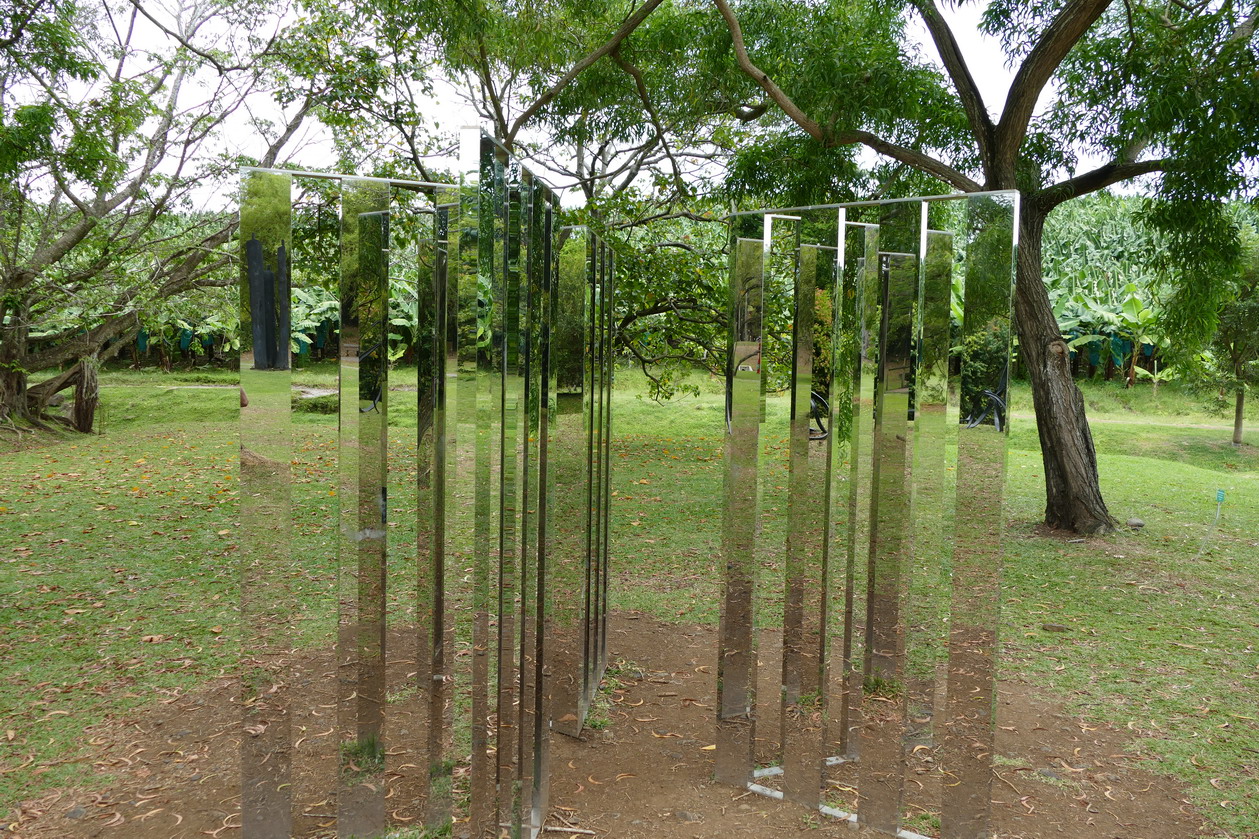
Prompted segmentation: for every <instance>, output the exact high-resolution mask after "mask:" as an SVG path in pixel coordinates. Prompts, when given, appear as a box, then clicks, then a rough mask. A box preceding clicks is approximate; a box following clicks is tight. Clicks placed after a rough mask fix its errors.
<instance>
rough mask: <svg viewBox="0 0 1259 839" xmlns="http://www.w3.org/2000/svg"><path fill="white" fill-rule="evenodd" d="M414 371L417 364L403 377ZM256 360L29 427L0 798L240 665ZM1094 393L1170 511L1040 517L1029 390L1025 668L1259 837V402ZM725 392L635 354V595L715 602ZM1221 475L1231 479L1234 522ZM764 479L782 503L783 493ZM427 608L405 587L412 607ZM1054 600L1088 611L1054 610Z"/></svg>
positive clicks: (1019, 411)
mask: <svg viewBox="0 0 1259 839" xmlns="http://www.w3.org/2000/svg"><path fill="white" fill-rule="evenodd" d="M413 375H414V374H413V372H412V373H411V374H410V376H411V378H412V379H413ZM294 380H295V382H296V383H298V384H301V385H304V386H308V387H312V388H318V387H329V386H332V385H333V384H334V383H335V373H334V372H333V371H332V370H330V368H329V367H328V366H327V365H317V366H315V367H314V368H311V369H307V370H302V371H297V372H296V373H295V375H294ZM409 381H410V380H409V379H408V375H407V372H406V371H399V375H398V376H397V377H395V379H394V384H395V386H403V387H405V386H407V385H408V382H409ZM234 383H235V378H234V377H232V376H231V375H230V374H225V373H221V372H216V371H193V372H192V373H177V374H169V375H168V374H160V373H154V372H151V371H139V372H130V371H128V372H113V371H109V372H106V373H105V374H104V375H103V377H102V384H103V389H102V393H103V398H104V405H103V415H102V420H103V427H104V431H105V434H104V435H103V436H98V437H73V438H70V437H67V438H65V439H62V440H48V439H44V440H42V441H41V442H40V443H39V444H38V445H35V446H29V445H28V447H27V448H24V449H22V450H17V451H14V450H13V449H12V446H11V439H12V438H11V437H8V436H6V437H5V438H4V442H3V445H4V446H5V448H3V449H2V450H0V451H3V452H4V454H3V457H2V459H0V535H2V536H3V538H2V539H0V655H3V657H4V661H5V665H6V666H5V672H6V677H7V678H6V679H4V680H2V681H0V717H2V718H3V723H2V724H0V813H5V812H7V811H8V810H9V808H10V807H11V806H12V805H13V804H14V803H15V802H17V801H19V800H21V799H23V798H26V797H30V796H32V795H34V794H35V793H37V792H38V791H39V790H41V789H46V788H49V787H55V786H61V785H65V784H69V783H72V782H74V781H76V780H77V779H80V778H82V777H83V776H84V775H85V772H84V767H83V766H82V765H81V764H80V763H77V762H76V760H80V759H82V758H83V757H84V756H86V755H88V754H89V753H90V752H89V751H88V750H85V745H90V744H84V743H83V742H82V738H81V736H80V735H81V732H82V730H83V728H84V727H85V726H86V725H88V724H90V723H91V722H94V721H96V720H100V719H102V718H104V717H105V716H107V715H109V714H117V713H119V712H120V711H121V710H123V709H126V708H130V707H136V706H139V705H142V704H145V703H150V702H152V701H153V700H154V699H161V698H162V697H163V696H165V695H169V693H170V692H171V691H177V690H182V689H187V688H188V687H190V686H193V685H195V684H197V683H199V682H201V681H204V680H205V679H207V678H209V677H211V676H213V675H216V674H218V673H220V672H223V671H224V670H227V669H230V668H232V667H233V666H234V665H235V662H236V656H237V650H238V648H239V640H240V639H239V637H238V635H237V634H236V632H237V630H236V626H235V623H236V618H235V616H236V603H237V598H238V594H239V583H238V570H237V563H236V558H235V553H234V546H235V542H234V539H233V535H234V533H235V532H236V531H237V529H238V514H237V509H238V502H237V497H236V492H235V481H236V478H237V460H236V457H237V451H238V448H237V426H236V422H235V414H236V405H237V394H236V391H235V389H234V388H233V387H232V385H234ZM1086 398H1087V399H1088V401H1089V404H1090V409H1091V413H1090V416H1091V418H1092V419H1094V420H1095V423H1094V426H1093V428H1094V437H1095V440H1096V442H1097V447H1098V452H1099V460H1100V465H1101V472H1102V486H1103V490H1104V493H1105V496H1106V498H1107V501H1108V503H1109V504H1110V507H1111V511H1112V512H1113V513H1114V514H1115V516H1116V517H1117V518H1119V519H1120V520H1121V521H1123V520H1126V519H1128V518H1129V517H1133V516H1137V517H1140V518H1142V519H1143V520H1144V521H1145V523H1146V526H1145V527H1144V529H1142V530H1140V531H1139V532H1131V531H1128V530H1126V529H1125V530H1123V531H1122V532H1121V533H1118V534H1116V535H1113V536H1108V537H1103V538H1094V539H1088V540H1083V541H1080V540H1071V539H1068V538H1063V537H1060V536H1053V535H1042V534H1041V533H1040V531H1039V530H1038V529H1037V527H1036V523H1037V521H1038V519H1039V515H1040V511H1041V508H1042V506H1043V483H1042V479H1041V474H1040V473H1041V463H1040V455H1039V451H1038V442H1037V436H1036V433H1035V429H1034V426H1033V424H1032V421H1031V420H1030V418H1028V416H1030V410H1031V407H1030V401H1029V397H1028V394H1027V392H1026V390H1025V389H1016V392H1015V395H1014V405H1013V408H1014V412H1015V423H1014V427H1013V430H1012V433H1011V436H1010V446H1011V452H1010V457H1009V470H1008V472H1009V481H1008V492H1007V500H1008V504H1009V511H1010V528H1009V530H1010V536H1011V538H1010V540H1009V543H1008V551H1007V562H1006V566H1005V583H1004V592H1003V595H1004V610H1003V626H1002V633H1003V638H1004V641H1005V650H1004V654H1003V658H1002V665H1001V666H1002V668H1003V673H1004V674H1005V675H1009V676H1014V675H1020V676H1023V677H1026V678H1028V679H1029V680H1032V681H1034V682H1035V683H1037V684H1040V685H1043V686H1044V687H1045V688H1047V689H1048V690H1050V691H1051V692H1052V693H1054V694H1056V695H1058V696H1061V697H1063V698H1064V699H1066V700H1068V701H1069V702H1070V703H1071V704H1072V705H1073V706H1074V707H1075V708H1076V709H1077V710H1079V712H1080V713H1082V714H1083V715H1085V716H1086V717H1088V718H1092V719H1096V720H1105V721H1112V722H1117V723H1119V724H1120V725H1122V726H1124V727H1127V728H1129V729H1131V730H1132V731H1133V732H1134V735H1135V736H1136V740H1135V743H1136V745H1135V748H1137V749H1139V750H1140V751H1141V752H1142V753H1144V754H1146V755H1148V756H1151V757H1155V758H1158V759H1159V760H1160V761H1161V763H1160V768H1161V769H1162V770H1163V771H1165V772H1168V773H1170V774H1172V775H1175V776H1176V777H1178V778H1180V779H1182V780H1183V781H1184V783H1185V784H1186V785H1187V786H1188V787H1189V788H1190V790H1191V793H1192V795H1193V797H1194V800H1195V801H1196V802H1197V803H1198V805H1199V806H1200V807H1201V808H1202V811H1203V813H1204V814H1205V815H1206V816H1207V818H1209V819H1211V820H1213V821H1214V823H1215V824H1216V825H1218V827H1219V828H1220V829H1221V830H1222V831H1226V832H1227V833H1228V835H1230V836H1232V837H1234V839H1238V837H1244V836H1250V837H1256V836H1259V616H1257V614H1256V611H1255V609H1254V603H1255V595H1254V591H1255V587H1256V583H1257V582H1259V445H1256V443H1259V411H1255V410H1253V408H1254V406H1252V411H1251V414H1252V416H1251V418H1250V419H1249V422H1250V423H1251V426H1250V427H1251V430H1249V431H1248V432H1247V440H1248V441H1249V444H1248V445H1244V446H1242V447H1241V448H1234V447H1233V446H1231V445H1229V442H1228V441H1229V438H1230V434H1231V429H1230V428H1226V427H1224V426H1225V421H1224V420H1222V419H1220V418H1218V417H1213V416H1210V415H1208V414H1204V413H1202V412H1201V411H1199V410H1198V409H1197V408H1196V405H1195V403H1194V402H1193V400H1191V399H1189V398H1187V397H1185V396H1184V395H1183V394H1180V393H1178V392H1177V391H1175V390H1174V389H1172V388H1168V387H1164V388H1163V389H1162V391H1161V393H1160V396H1159V399H1158V400H1157V401H1156V400H1154V399H1153V397H1152V395H1151V394H1150V393H1149V388H1148V386H1146V387H1144V388H1138V389H1137V390H1136V391H1135V393H1134V392H1124V391H1122V390H1121V389H1118V388H1110V387H1100V386H1099V387H1093V386H1090V387H1088V388H1086ZM405 402H406V400H405V399H404V398H401V397H396V398H395V400H394V408H395V409H396V416H395V423H394V425H395V427H394V428H393V429H392V431H391V437H392V439H393V440H394V442H395V445H397V446H398V447H400V448H401V447H402V444H403V442H404V441H405V439H406V435H407V433H408V430H409V429H408V426H410V427H413V426H414V424H415V421H414V408H412V409H411V411H410V413H409V414H408V413H407V411H406V407H405ZM723 416H724V402H723V398H722V396H721V393H720V385H719V383H717V382H704V386H703V387H702V388H701V394H700V395H699V396H696V397H685V398H679V399H677V400H674V401H673V402H672V403H670V404H668V405H666V406H663V407H662V406H658V405H656V404H654V403H652V402H650V401H648V400H646V399H645V398H642V388H641V387H640V386H639V385H638V381H637V379H636V377H635V375H634V374H633V373H626V374H624V375H623V376H622V385H621V386H620V388H619V389H618V392H617V404H616V406H615V413H614V441H613V464H614V465H613V470H614V471H613V489H614V490H615V495H614V497H613V499H612V511H613V512H612V515H613V521H612V538H613V562H614V566H613V571H614V585H613V589H612V596H613V606H614V608H622V609H641V610H644V611H646V612H649V613H651V614H653V615H655V616H658V617H661V618H664V619H668V620H672V621H677V622H715V621H716V619H717V608H718V604H717V598H716V594H717V584H718V578H717V573H718V565H719V563H718V553H717V549H718V543H719V542H718V540H719V533H720V530H719V528H720V521H721V503H722V502H721V499H722V472H723V466H722V444H723V441H722V434H723V431H724V422H723ZM785 416H786V405H785V404H784V402H783V401H782V400H771V401H770V404H769V408H768V414H767V421H768V426H767V427H775V426H779V427H780V426H781V424H782V422H783V419H784V418H785ZM335 423H336V417H335V415H328V414H321V413H319V412H317V411H303V412H300V413H297V414H295V418H294V420H293V429H294V441H295V458H294V459H295V461H296V462H297V465H298V469H297V472H296V474H298V476H299V478H298V481H299V483H298V485H296V487H295V492H296V493H297V497H298V498H300V499H303V501H302V504H301V505H299V506H300V507H301V509H302V510H303V511H304V512H303V513H302V514H301V517H300V518H299V519H298V521H297V523H296V530H295V534H294V538H295V539H297V540H299V542H298V544H299V545H300V549H301V551H302V553H303V555H304V556H306V557H309V561H308V562H307V564H306V565H304V566H303V575H302V577H301V579H300V580H299V581H298V584H297V590H296V591H295V595H296V598H297V601H298V603H299V608H300V609H301V612H302V616H303V617H304V618H308V620H306V621H304V622H303V626H304V627H305V628H306V629H305V630H304V631H305V632H306V637H310V638H316V637H326V633H327V631H328V627H329V626H330V624H329V612H328V608H327V606H328V604H329V603H330V602H334V600H333V598H334V597H335V585H336V580H335V562H334V561H333V560H330V559H328V555H329V546H330V545H331V544H332V540H333V536H334V533H333V530H334V526H330V525H329V520H328V511H329V510H330V509H331V508H330V504H329V502H328V500H327V499H328V490H327V487H329V486H330V485H331V475H330V473H329V464H330V463H331V460H330V457H331V455H332V454H333V451H332V450H333V449H334V447H335V439H336V424H335ZM1207 426H1215V427H1207ZM770 444H771V445H776V441H774V440H773V439H772V438H771V439H770ZM414 468H415V467H414V463H413V462H410V461H407V460H405V459H403V460H402V461H400V462H398V463H397V469H396V471H395V473H394V480H392V481H391V508H393V509H394V510H396V511H397V513H398V515H394V516H391V519H392V521H391V525H394V526H395V529H393V530H391V539H392V540H393V543H394V544H395V545H397V546H398V550H397V552H396V554H395V552H394V551H391V564H392V565H393V572H394V573H395V574H396V575H397V579H398V581H399V583H400V584H404V581H405V580H407V579H408V577H407V575H406V568H405V563H406V561H407V559H408V558H409V556H408V552H407V550H406V545H407V544H408V541H409V537H410V535H411V531H410V529H409V525H408V524H407V522H408V516H407V512H408V507H407V504H408V500H407V495H406V485H407V480H406V479H407V477H408V476H410V475H413V474H414ZM777 476H778V475H777V474H776V473H771V475H770V486H771V488H772V487H773V486H776V484H774V483H773V479H774V478H775V477H777ZM781 476H782V477H784V478H785V471H783V472H782V473H781ZM783 483H785V480H784V481H783ZM1217 490H1224V492H1225V494H1226V500H1225V503H1224V506H1223V512H1222V516H1221V518H1220V521H1219V525H1218V527H1214V526H1213V524H1212V523H1213V520H1214V517H1215V513H1216V504H1215V498H1216V492H1217ZM412 503H413V501H412ZM765 503H766V504H767V505H773V504H775V503H777V502H776V498H775V496H774V494H773V492H768V493H767V495H766V500H765ZM410 519H411V521H412V522H413V519H414V517H413V516H411V517H410ZM769 535H770V536H773V535H774V534H772V533H771V534H769ZM410 579H413V577H411V578H410ZM779 579H780V568H779V567H778V566H777V565H776V564H775V562H774V561H773V558H772V557H771V558H769V561H768V562H767V566H766V567H765V568H764V575H763V579H762V590H763V592H765V593H766V594H767V595H768V601H769V605H768V606H767V607H766V608H767V612H766V614H765V615H763V617H765V618H766V619H768V618H769V617H771V616H772V612H773V609H774V605H773V600H774V596H775V595H776V594H777V592H778V591H779V590H780V589H781V583H780V582H779ZM399 590H401V585H400V586H399ZM406 608H407V607H406V604H405V603H404V602H403V601H402V600H400V599H399V600H396V601H395V602H394V604H393V610H394V614H395V616H396V617H399V618H405V610H406ZM1050 622H1051V623H1057V624H1062V625H1064V626H1067V627H1069V628H1070V630H1071V631H1069V632H1065V633H1046V632H1044V631H1043V630H1042V629H1041V627H1042V625H1043V624H1044V623H1050Z"/></svg>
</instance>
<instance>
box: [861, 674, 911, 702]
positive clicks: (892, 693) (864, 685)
mask: <svg viewBox="0 0 1259 839" xmlns="http://www.w3.org/2000/svg"><path fill="white" fill-rule="evenodd" d="M861 689H862V691H864V692H865V695H866V696H879V697H882V698H884V699H897V698H898V697H900V696H901V694H903V693H904V692H905V686H904V685H903V684H902V683H901V682H900V681H899V680H898V679H885V678H883V677H882V676H866V677H865V678H864V679H863V680H862V681H861Z"/></svg>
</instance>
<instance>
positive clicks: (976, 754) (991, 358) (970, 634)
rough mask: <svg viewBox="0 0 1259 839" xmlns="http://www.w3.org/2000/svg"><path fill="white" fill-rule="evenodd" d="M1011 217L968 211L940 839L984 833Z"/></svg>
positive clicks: (1002, 202)
mask: <svg viewBox="0 0 1259 839" xmlns="http://www.w3.org/2000/svg"><path fill="white" fill-rule="evenodd" d="M1018 211H1019V207H1018V197H1017V195H1012V194H996V195H990V196H976V197H973V198H970V199H969V200H967V201H966V204H965V221H964V227H963V231H964V236H965V246H966V254H965V263H964V265H963V268H962V274H963V276H962V278H961V284H962V295H963V300H964V309H965V311H964V314H963V316H962V323H961V336H960V340H959V341H958V342H957V343H958V345H959V346H960V347H961V355H960V359H959V366H960V376H959V382H958V384H959V403H960V407H959V414H960V417H959V423H958V426H957V432H958V440H957V501H956V526H955V529H954V556H953V591H952V613H953V619H952V622H951V624H950V627H949V642H948V643H949V657H948V661H949V663H948V668H949V672H948V697H947V715H946V719H947V720H948V723H947V725H948V727H947V729H946V732H945V741H944V743H943V747H942V756H941V757H942V763H943V770H944V771H945V772H947V773H949V774H950V775H951V776H952V777H955V778H957V779H958V782H957V783H956V784H954V785H951V786H947V787H946V788H945V796H944V802H943V807H942V811H941V817H940V820H941V827H942V829H943V831H944V835H945V836H958V837H972V836H987V835H989V834H990V833H991V828H990V824H989V823H990V819H991V809H992V807H991V799H992V756H993V750H994V749H993V746H994V735H995V733H996V732H995V728H996V655H997V627H998V623H999V620H1000V605H1001V600H1000V592H1001V565H1002V550H1001V539H1002V533H1003V531H1004V529H1005V512H1004V506H1005V504H1004V493H1003V492H1002V489H1003V487H1004V484H1005V460H1006V439H1007V436H1008V433H1009V413H1008V411H1007V406H1008V404H1009V399H1008V393H1007V391H1008V386H1009V379H1010V345H1011V340H1012V325H1011V320H1012V316H1011V305H1012V304H1011V299H1012V291H1013V281H1012V279H1011V277H1012V275H1013V271H1014V265H1015V262H1016V260H1017V256H1018V238H1017V237H1018V223H1017V219H1018Z"/></svg>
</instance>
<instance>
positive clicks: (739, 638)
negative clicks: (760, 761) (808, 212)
mask: <svg viewBox="0 0 1259 839" xmlns="http://www.w3.org/2000/svg"><path fill="white" fill-rule="evenodd" d="M764 277H765V240H764V230H763V227H762V224H761V219H760V218H757V217H742V218H736V219H735V221H734V222H733V223H732V225H731V232H730V300H731V308H730V313H731V317H730V343H729V347H730V350H729V361H728V365H729V366H728V370H727V397H726V446H725V515H724V527H723V538H722V561H723V565H724V569H723V570H724V579H723V583H722V603H721V628H720V631H719V639H720V640H719V648H718V659H717V702H718V711H717V744H716V745H717V749H716V751H717V754H716V777H717V780H719V781H722V782H724V783H728V784H736V785H739V786H743V785H746V784H748V783H750V782H751V781H752V771H753V764H754V749H755V746H756V679H757V660H756V657H757V650H756V634H755V627H754V625H753V621H754V609H755V596H756V579H757V575H758V571H757V567H756V558H757V554H756V547H757V539H756V531H757V520H758V517H759V515H760V505H759V499H758V481H759V475H758V472H759V469H758V466H759V452H760V425H761V401H762V398H763V387H764V385H763V382H762V377H763V364H762V348H763V347H762V332H763V328H764V316H763V308H764V302H763V300H764Z"/></svg>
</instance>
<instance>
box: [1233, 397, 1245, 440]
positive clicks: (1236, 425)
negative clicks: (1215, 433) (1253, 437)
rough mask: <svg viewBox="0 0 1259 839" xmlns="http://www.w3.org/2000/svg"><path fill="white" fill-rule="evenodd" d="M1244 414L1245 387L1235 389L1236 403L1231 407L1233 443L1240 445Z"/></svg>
mask: <svg viewBox="0 0 1259 839" xmlns="http://www.w3.org/2000/svg"><path fill="white" fill-rule="evenodd" d="M1245 414H1246V390H1245V388H1240V387H1239V388H1238V389H1237V403H1236V407H1234V408H1233V445H1234V446H1240V445H1241V444H1242V421H1243V419H1244V418H1245Z"/></svg>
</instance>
